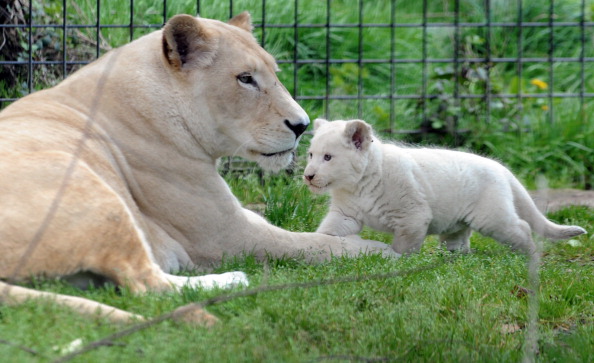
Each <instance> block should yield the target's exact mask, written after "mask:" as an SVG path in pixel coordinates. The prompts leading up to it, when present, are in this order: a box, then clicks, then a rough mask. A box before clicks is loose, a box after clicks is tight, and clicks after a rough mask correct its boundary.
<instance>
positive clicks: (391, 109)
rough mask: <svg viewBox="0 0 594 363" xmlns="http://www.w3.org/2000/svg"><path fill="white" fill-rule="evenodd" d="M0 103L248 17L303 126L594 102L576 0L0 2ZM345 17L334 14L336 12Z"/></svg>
mask: <svg viewBox="0 0 594 363" xmlns="http://www.w3.org/2000/svg"><path fill="white" fill-rule="evenodd" d="M1 3H2V7H1V8H0V11H1V12H2V14H1V17H2V24H0V30H1V31H2V42H1V43H0V47H1V48H0V56H1V58H0V74H1V76H2V82H1V83H0V92H1V94H0V102H1V105H2V106H5V105H6V104H8V103H10V102H12V101H14V100H15V99H17V98H19V97H21V96H23V95H25V94H27V93H30V92H33V91H34V90H38V89H41V88H45V87H47V86H49V85H52V84H55V83H56V82H58V81H59V80H61V79H63V78H64V77H66V76H67V75H68V74H69V73H71V72H73V71H74V70H76V69H77V68H79V67H80V66H82V65H84V64H86V63H88V62H90V61H92V60H94V59H95V58H97V57H99V56H100V55H101V54H103V53H104V52H106V51H108V50H109V49H111V48H113V47H116V46H119V45H122V44H125V43H127V42H129V41H131V40H133V39H135V38H138V37H140V36H142V35H144V34H146V33H148V32H150V31H152V30H155V29H158V28H160V27H161V26H162V25H163V23H164V22H166V21H167V19H168V18H169V17H171V16H173V15H174V14H177V13H190V14H200V15H201V16H204V17H210V18H217V19H221V20H225V19H227V18H229V17H231V16H233V15H236V14H237V13H239V12H241V11H243V10H248V11H250V12H251V13H252V16H253V19H254V28H255V35H256V37H257V38H258V39H259V41H260V43H261V44H262V46H263V47H264V48H266V49H267V50H269V51H270V52H272V53H273V54H274V55H275V56H276V57H277V60H278V62H279V65H280V67H281V69H282V72H281V74H280V78H281V81H283V83H284V84H285V85H286V86H287V88H289V90H290V91H291V92H292V94H293V96H294V97H295V98H296V99H297V100H298V101H299V102H300V103H301V104H302V105H303V106H304V108H305V109H306V110H307V111H308V112H309V113H310V115H311V116H313V117H316V116H325V117H327V118H354V117H357V118H365V119H369V120H370V121H371V122H373V123H374V124H375V126H376V128H377V129H379V130H382V131H385V132H388V133H438V134H447V133H450V134H456V133H458V132H463V131H464V130H465V129H470V128H472V127H473V125H475V124H476V123H477V122H479V123H482V122H487V123H492V122H496V123H499V124H500V125H501V128H502V129H505V130H522V129H524V128H526V127H527V126H528V125H529V123H530V121H531V119H533V118H546V119H547V120H548V121H549V122H555V121H556V120H558V119H559V118H560V117H564V115H565V113H564V112H558V110H570V111H571V112H572V113H574V114H578V115H580V117H581V118H582V120H583V121H584V122H586V120H587V117H588V115H587V112H586V108H587V107H588V106H589V105H591V104H592V102H593V100H594V75H593V73H594V71H593V68H594V67H592V62H594V47H593V43H594V21H592V20H593V19H592V11H593V9H592V8H593V7H594V5H592V4H591V3H590V2H588V1H586V0H577V1H575V0H563V1H561V0H557V1H555V0H548V1H539V2H533V1H526V0H513V1H512V0H475V1H463V0H450V1H440V2H436V1H431V0H423V1H418V2H409V1H397V0H382V1H373V2H369V1H367V2H366V1H363V0H342V1H340V0H326V1H321V0H320V1H311V0H309V1H304V0H294V1H270V0H268V1H267V0H243V1H241V0H235V1H233V0H230V1H217V2H207V1H175V2H172V1H169V2H168V1H166V0H159V1H157V0H144V1H142V0H136V1H134V0H130V1H123V2H107V1H104V2H101V1H99V0H97V1H84V2H83V1H71V0H62V1H58V0H55V1H48V2H41V1H33V0H31V1H25V0H3V1H1ZM345 8H347V9H348V11H346V12H345V11H344V9H345Z"/></svg>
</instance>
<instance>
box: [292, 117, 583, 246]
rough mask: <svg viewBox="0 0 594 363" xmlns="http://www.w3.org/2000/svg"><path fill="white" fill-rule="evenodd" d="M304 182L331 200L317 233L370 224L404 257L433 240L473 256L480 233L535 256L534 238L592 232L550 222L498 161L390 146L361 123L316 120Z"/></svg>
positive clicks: (344, 231)
mask: <svg viewBox="0 0 594 363" xmlns="http://www.w3.org/2000/svg"><path fill="white" fill-rule="evenodd" d="M304 180H305V183H306V184H307V185H308V186H309V188H310V190H312V191H313V192H316V193H321V192H324V191H330V194H331V197H332V198H331V204H330V210H329V212H328V214H327V216H326V217H325V218H324V220H323V221H322V223H321V224H320V226H319V227H318V229H317V231H318V232H320V233H326V234H329V235H335V236H344V235H351V234H355V233H359V232H360V231H361V229H362V227H363V226H364V225H368V226H370V227H372V228H375V229H378V230H381V231H385V232H390V233H393V234H394V242H393V244H392V247H393V248H394V250H395V251H396V252H398V253H408V252H415V251H418V250H419V248H420V247H421V245H422V243H423V241H424V239H425V237H426V236H427V235H428V234H438V235H440V239H441V241H442V242H445V244H446V246H447V248H448V249H449V250H459V251H464V252H468V251H469V250H470V234H471V232H472V230H475V231H479V232H480V233H482V234H484V235H486V236H489V237H492V238H493V239H495V240H497V241H499V242H502V243H504V244H507V245H509V246H511V247H512V248H515V249H519V250H521V251H524V252H526V253H529V254H530V253H534V252H535V250H536V246H535V244H534V242H533V240H532V232H536V233H538V234H540V235H542V236H544V237H546V238H551V239H566V238H570V237H574V236H577V235H580V234H583V233H586V231H585V230H584V229H583V228H581V227H578V226H562V225H558V224H555V223H552V222H551V221H549V220H548V219H546V218H545V217H544V216H543V215H542V213H540V211H539V210H538V209H537V207H536V205H535V204H534V202H533V201H532V199H531V198H530V195H529V194H528V192H527V191H526V189H524V187H523V186H522V185H521V184H520V182H519V181H518V180H517V179H516V178H515V177H514V176H513V174H512V173H511V172H510V171H509V170H508V169H507V168H505V167H504V166H503V165H501V164H499V163H498V162H496V161H494V160H491V159H488V158H484V157H480V156H478V155H474V154H471V153H464V152H459V151H452V150H444V149H429V148H408V147H400V146H397V145H394V144H385V143H382V142H381V141H380V140H379V139H378V138H377V137H375V136H374V135H373V131H372V129H371V126H370V125H369V124H367V123H366V122H364V121H361V120H352V121H341V120H339V121H333V122H329V121H326V120H322V119H317V120H315V121H314V137H313V139H312V140H311V145H310V148H309V159H308V163H307V166H306V168H305V171H304Z"/></svg>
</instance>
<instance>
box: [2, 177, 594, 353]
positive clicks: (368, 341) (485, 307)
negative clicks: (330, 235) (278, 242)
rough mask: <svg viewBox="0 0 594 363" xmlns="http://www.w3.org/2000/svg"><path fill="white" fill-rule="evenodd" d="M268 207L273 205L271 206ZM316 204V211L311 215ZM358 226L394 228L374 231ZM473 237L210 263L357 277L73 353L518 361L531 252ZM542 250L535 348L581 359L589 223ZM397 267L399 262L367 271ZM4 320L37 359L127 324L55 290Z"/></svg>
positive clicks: (585, 347) (268, 276) (114, 299)
mask: <svg viewBox="0 0 594 363" xmlns="http://www.w3.org/2000/svg"><path fill="white" fill-rule="evenodd" d="M277 182H278V181H277ZM275 187H277V186H274V187H273V188H275ZM278 187H279V188H280V186H278ZM283 189H284V190H285V192H286V193H285V197H284V198H286V201H287V202H288V201H289V200H292V199H296V197H297V196H299V198H300V203H301V204H303V205H307V206H309V207H311V208H313V209H321V210H323V209H324V203H323V201H319V200H318V201H315V199H316V198H317V197H316V198H308V197H307V196H305V197H303V198H302V190H301V185H298V184H296V183H295V182H294V181H290V182H288V183H287V184H285V185H284V186H283ZM275 195H276V193H275ZM275 203H276V202H275ZM318 203H320V205H318ZM276 208H277V207H276V206H275V205H274V203H273V204H272V205H270V204H269V205H268V206H267V212H266V213H270V214H272V213H274V211H275V210H276ZM283 216H284V217H285V218H284V219H281V218H280V217H279V219H278V220H277V222H278V223H279V225H281V226H285V227H286V226H307V225H309V224H310V223H312V221H311V220H310V218H311V217H310V216H308V215H306V214H305V215H304V214H302V213H299V214H297V215H291V214H290V213H285V212H283ZM321 216H322V215H320V214H318V215H316V217H315V218H313V219H314V221H313V223H316V221H317V220H318V219H319V218H321ZM549 217H550V218H552V219H553V220H556V221H558V222H560V223H575V224H579V225H582V226H583V227H585V228H586V229H587V230H590V231H591V230H593V229H594V222H593V221H594V211H593V210H591V209H587V208H577V207H575V208H570V209H565V210H563V211H561V212H558V213H555V214H551V215H550V216H549ZM365 234H366V236H372V237H374V238H377V239H380V240H384V241H388V240H389V239H390V236H388V235H384V234H379V233H376V232H373V231H370V230H367V231H366V232H365ZM472 247H473V249H474V252H473V253H472V254H469V255H456V254H451V253H449V252H446V251H445V250H444V249H443V248H442V247H441V246H440V245H439V243H438V242H437V240H436V239H435V238H432V237H431V238H429V239H428V240H427V241H426V243H425V245H424V246H423V248H422V251H421V252H420V253H419V254H415V255H411V256H407V257H404V258H401V259H398V260H392V259H386V258H383V257H379V256H377V255H364V256H360V257H358V258H335V259H333V260H332V261H329V262H326V263H322V264H318V265H311V264H308V263H305V262H304V261H302V260H300V259H288V258H287V259H274V260H268V261H265V262H258V261H256V260H254V259H253V257H251V256H244V257H240V258H232V259H227V260H226V261H224V262H223V263H222V265H221V266H219V267H218V268H217V271H228V270H236V269H237V270H243V271H246V272H247V273H248V275H249V278H250V282H251V287H250V288H255V287H258V286H268V285H279V284H288V283H296V282H313V281H319V280H329V279H335V278H343V277H346V276H358V277H361V279H362V281H358V282H350V283H342V284H335V285H328V286H315V287H311V288H307V289H306V288H300V289H283V290H280V291H274V292H265V293H260V294H256V295H253V296H248V297H243V298H237V299H233V300H231V301H229V302H226V303H223V304H219V305H215V306H212V307H210V308H209V311H210V312H212V313H214V314H216V315H217V316H218V317H219V318H220V319H221V324H219V325H218V326H216V327H214V328H212V329H210V330H209V329H204V328H196V327H191V326H187V325H185V324H178V323H173V322H165V323H161V324H159V325H155V326H153V327H151V328H149V329H146V330H142V331H140V332H136V333H134V334H131V335H130V336H127V337H124V338H121V339H115V340H113V342H112V344H111V345H109V346H103V347H100V348H98V349H95V350H93V351H91V352H88V353H86V354H84V355H82V356H80V357H78V358H77V359H76V360H75V361H81V362H82V361H85V362H111V361H132V360H143V361H145V360H146V361H154V362H157V361H158V362H177V361H204V362H281V361H282V362H304V361H358V360H364V359H368V360H373V359H384V361H397V360H405V361H427V362H429V361H431V362H449V361H486V362H489V361H493V362H495V361H496V362H507V361H509V362H511V361H514V362H515V361H519V360H521V358H522V354H523V353H522V352H523V350H522V349H523V345H524V341H525V336H526V331H527V329H526V327H527V324H528V321H527V301H528V294H527V293H526V292H525V291H526V290H525V289H530V287H531V286H530V284H529V281H528V279H527V270H526V258H525V257H524V256H523V255H520V254H515V253H512V252H510V250H509V249H508V248H507V247H504V246H501V245H499V244H497V243H496V242H494V241H492V240H490V239H488V238H485V237H482V236H480V235H478V234H475V235H474V236H473V237H472ZM544 251H545V253H544V257H543V262H542V266H541V269H540V277H541V280H540V290H539V315H538V331H539V335H538V337H539V339H538V347H539V356H538V360H540V361H563V362H566V361H568V362H581V361H587V359H588V357H590V356H591V355H592V354H593V353H594V352H593V349H592V346H594V345H593V343H594V338H593V337H594V334H593V333H594V321H593V319H592V316H594V303H593V302H594V292H592V289H591V286H592V284H593V283H594V263H593V260H594V238H592V236H591V235H590V236H588V235H586V236H580V237H579V238H577V239H575V241H573V242H572V243H567V242H560V243H557V244H551V243H547V244H545V250H544ZM394 272H400V273H401V274H400V275H399V276H395V277H391V278H381V279H368V280H366V279H365V278H364V277H365V276H373V275H376V274H386V273H394ZM36 287H37V288H41V289H44V290H48V291H56V292H61V293H68V294H75V295H79V296H86V297H89V298H92V299H95V300H98V301H102V302H105V303H108V304H112V305H114V306H117V307H119V308H123V309H127V310H130V311H134V312H137V313H141V314H145V315H148V316H158V315H159V314H163V313H165V312H167V311H170V310H172V309H174V308H176V307H178V306H181V305H184V304H187V303H190V302H196V301H203V300H205V299H207V298H210V297H214V296H218V295H221V294H225V293H227V292H224V291H202V290H200V289H197V290H192V289H187V290H184V291H183V292H182V293H181V294H168V295H157V294H149V295H146V296H134V295H131V294H130V293H129V292H127V291H126V290H123V291H117V290H115V289H114V288H113V287H107V288H98V289H94V290H91V291H79V290H76V289H74V288H72V287H70V286H68V285H66V284H64V283H61V282H56V281H39V282H37V284H36ZM0 328H1V329H0V339H2V340H4V341H9V342H10V343H12V345H8V344H0V356H3V357H11V362H45V361H50V360H53V359H56V358H59V357H60V356H61V354H60V352H59V351H58V350H56V349H54V347H60V346H66V345H68V344H69V343H70V342H72V341H73V340H75V339H78V338H80V339H82V340H83V342H84V343H89V342H91V341H94V340H97V339H100V338H103V337H105V336H107V335H109V334H112V333H114V332H117V331H118V330H120V329H123V328H124V327H120V326H114V325H111V324H105V323H104V322H102V321H100V320H93V319H86V318H82V317H78V316H75V315H73V314H72V313H71V312H69V311H68V310H65V309H63V308H61V307H57V306H54V305H52V304H51V303H47V302H46V303H41V302H29V303H27V304H25V305H23V306H20V307H10V308H8V307H0ZM15 345H20V346H25V347H28V348H29V349H32V350H34V351H35V352H36V354H32V353H30V352H27V351H25V350H23V349H21V348H19V347H17V346H15Z"/></svg>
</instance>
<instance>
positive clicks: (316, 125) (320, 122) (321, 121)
mask: <svg viewBox="0 0 594 363" xmlns="http://www.w3.org/2000/svg"><path fill="white" fill-rule="evenodd" d="M327 123H328V120H324V119H323V118H317V119H315V120H314V122H313V124H314V127H313V130H314V132H316V130H317V129H319V128H320V126H322V125H325V124H327Z"/></svg>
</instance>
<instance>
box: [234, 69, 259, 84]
mask: <svg viewBox="0 0 594 363" xmlns="http://www.w3.org/2000/svg"><path fill="white" fill-rule="evenodd" d="M237 80H238V81H239V82H241V83H245V84H255V83H256V82H255V81H254V77H252V75H251V74H249V73H248V72H244V73H241V74H240V75H238V76H237Z"/></svg>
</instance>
